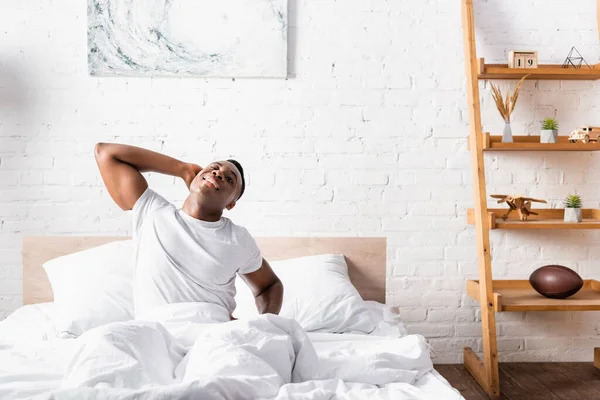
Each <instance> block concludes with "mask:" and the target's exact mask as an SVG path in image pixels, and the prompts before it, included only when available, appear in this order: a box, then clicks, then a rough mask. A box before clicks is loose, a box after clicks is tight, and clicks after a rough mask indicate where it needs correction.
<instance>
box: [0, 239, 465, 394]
mask: <svg viewBox="0 0 600 400" xmlns="http://www.w3.org/2000/svg"><path fill="white" fill-rule="evenodd" d="M127 239H129V238H126V237H72V236H69V237H25V238H24V242H23V288H24V303H25V304H24V306H23V307H21V308H19V309H18V310H16V311H15V312H14V313H12V314H11V315H10V316H9V317H8V318H6V319H5V320H4V321H2V322H0V399H4V398H6V399H9V398H10V399H17V398H32V397H35V398H94V399H96V398H107V399H108V398H111V399H112V398H124V397H127V398H199V397H202V398H208V399H212V398H215V399H227V398H265V399H266V398H272V399H288V398H298V399H312V398H323V399H325V398H327V399H330V398H352V399H359V398H370V399H448V400H451V399H461V398H462V397H461V395H460V394H459V392H458V391H457V390H455V389H453V388H452V387H451V386H450V385H449V384H448V382H447V381H446V380H445V379H444V378H443V377H442V376H441V375H439V374H438V373H437V372H436V371H435V370H434V369H433V366H432V364H431V359H430V357H429V353H428V351H427V345H426V342H425V340H424V338H423V337H422V336H420V335H408V334H407V333H406V330H405V327H404V324H403V323H402V321H401V320H400V317H399V315H398V312H397V311H398V310H397V309H396V308H394V307H389V306H386V305H385V304H384V303H385V279H386V241H385V239H384V238H258V239H257V242H258V244H259V247H260V248H261V251H262V253H263V255H264V257H265V258H266V259H267V260H269V261H270V262H271V261H277V260H286V259H291V258H294V257H302V256H306V255H316V254H325V253H336V254H343V255H344V256H345V259H346V262H347V269H348V275H349V277H350V280H351V282H352V284H353V285H354V287H355V288H356V289H357V290H358V293H359V294H360V296H361V297H362V298H363V299H364V301H365V306H366V307H367V308H368V310H369V313H370V315H371V317H372V320H373V323H374V324H375V325H376V329H375V330H373V331H372V332H370V333H368V334H358V333H344V334H339V333H324V332H304V331H303V330H302V329H300V330H299V329H298V324H297V323H295V321H294V320H286V319H285V318H282V317H277V316H269V317H268V318H267V317H265V316H260V317H257V318H250V319H248V320H247V321H233V322H228V323H225V324H218V326H213V325H211V324H208V325H203V324H199V325H194V330H193V332H194V335H195V336H194V340H195V341H196V342H194V341H192V342H190V343H192V344H190V346H193V347H188V348H186V352H187V354H186V355H185V356H183V353H182V354H181V355H177V354H176V353H177V352H178V351H181V349H180V347H178V346H179V344H178V343H177V340H175V339H173V337H171V335H169V332H163V331H165V330H164V329H162V327H158V328H160V329H154V328H157V327H156V326H153V329H154V330H153V331H152V332H153V334H155V335H158V336H161V335H162V336H161V339H160V345H159V347H160V346H162V345H163V342H162V339H163V336H164V337H167V336H168V337H169V338H168V339H165V341H164V345H165V346H166V347H165V348H166V350H165V354H162V353H161V351H160V349H159V348H157V347H156V346H157V345H156V343H154V344H152V345H148V346H149V347H148V346H146V344H145V343H134V344H133V345H132V346H131V347H127V346H125V345H123V343H126V342H127V340H130V341H131V342H139V341H140V340H138V338H139V337H140V336H136V335H137V334H138V333H137V332H138V331H132V329H131V328H132V326H133V325H129V326H127V329H125V330H122V331H118V334H120V335H121V336H119V344H118V346H125V347H119V348H118V349H116V348H115V347H114V346H115V343H114V342H115V340H114V338H115V337H116V336H115V335H116V333H115V331H114V330H113V331H111V332H110V333H107V332H106V329H104V328H105V327H104V326H102V327H98V328H95V329H92V330H90V331H89V332H86V333H85V334H84V335H81V337H78V338H68V339H62V338H58V337H57V335H56V330H55V326H54V321H55V318H56V313H57V311H56V307H55V304H54V302H53V300H54V298H53V293H52V288H51V286H50V283H49V281H48V277H47V276H46V273H45V271H44V269H43V268H42V265H43V264H44V263H45V262H46V261H48V260H51V259H54V258H56V257H59V256H62V255H67V254H71V253H75V252H78V251H81V250H84V249H89V248H93V247H95V246H100V245H103V244H106V243H110V242H114V241H121V240H127ZM134 322H135V321H134ZM134 322H132V324H133V323H134ZM136 323H137V322H136ZM188 325H189V324H188ZM165 326H167V325H165ZM230 327H231V328H230ZM147 328H148V326H146V325H144V326H140V324H139V323H138V324H137V325H135V329H147ZM148 329H149V328H148ZM97 332H101V333H97ZM130 332H133V333H131V335H133V336H131V337H129V338H128V337H127V335H129V334H130ZM157 332H158V333H157ZM161 332H162V333H161ZM186 332H187V331H186ZM248 332H259V333H260V335H258V336H257V337H251V335H249V334H248ZM255 336H256V335H255ZM92 337H93V338H94V339H93V340H92V339H90V338H92ZM265 337H269V338H270V340H268V341H266V340H265V339H264V338H265ZM107 338H110V340H111V341H110V343H108V344H109V345H110V346H111V347H110V349H108V350H106V351H104V352H103V349H105V347H103V346H106V345H107V343H106V342H103V341H102V340H107ZM86 340H87V341H88V342H86ZM142 342H143V341H142ZM82 343H83V344H82ZM136 346H139V347H136ZM144 346H146V347H144ZM90 349H92V350H94V351H96V353H94V352H93V351H92V350H90ZM115 349H116V351H115ZM215 349H217V350H218V351H216V350H215ZM290 349H291V350H290ZM98 351H100V353H98ZM286 351H288V353H289V354H288V355H289V365H288V364H287V359H286V358H285V357H284V359H285V360H286V362H284V363H282V362H281V354H282V352H283V353H284V352H286ZM136 352H137V353H136ZM105 353H106V354H110V355H111V357H112V358H110V359H109V360H107V359H103V357H98V354H102V355H104V354H105ZM126 353H131V354H126ZM134 353H136V354H134ZM167 353H168V354H167ZM124 354H125V355H124ZM161 354H162V355H161ZM276 355H279V356H278V357H279V358H277V357H275V356H276ZM135 357H138V358H139V357H141V358H142V359H143V358H144V357H148V360H149V361H148V363H147V364H160V365H167V364H169V362H173V364H172V367H171V368H170V370H169V371H174V372H173V373H172V374H171V375H172V376H171V375H169V374H170V372H169V373H168V374H167V375H169V376H167V377H166V378H165V377H164V374H163V375H160V373H161V372H160V371H154V370H152V369H153V368H155V367H154V366H153V365H150V366H148V365H146V369H148V370H150V371H143V372H140V371H141V369H140V365H139V364H138V363H137V361H135V360H134V361H132V360H133V358H135ZM160 357H164V358H163V359H161V358H160ZM177 357H180V358H177ZM236 357H237V358H236ZM99 359H100V361H98V360H99ZM228 359H229V361H227V360H228ZM123 360H124V361H123ZM174 360H176V361H174ZM232 360H233V361H232ZM253 363H254V364H253ZM133 364H135V366H133V367H132V365H133ZM221 364H223V365H221ZM225 364H227V365H225ZM234 364H235V366H234V367H232V365H234ZM284 364H285V365H284ZM173 367H174V368H173ZM232 368H233V369H232ZM215 371H217V372H215ZM248 371H251V373H249V372H248ZM273 371H275V372H273ZM282 371H283V372H282ZM142 375H143V376H142ZM91 376H92V377H93V379H92V378H90V377H91ZM98 377H100V378H98ZM282 377H283V378H282ZM165 379H166V380H167V381H165Z"/></svg>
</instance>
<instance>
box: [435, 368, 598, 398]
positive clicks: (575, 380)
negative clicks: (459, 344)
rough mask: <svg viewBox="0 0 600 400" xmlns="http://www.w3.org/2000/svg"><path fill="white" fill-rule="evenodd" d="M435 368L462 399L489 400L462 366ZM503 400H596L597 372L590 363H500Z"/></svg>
mask: <svg viewBox="0 0 600 400" xmlns="http://www.w3.org/2000/svg"><path fill="white" fill-rule="evenodd" d="M435 369H436V370H437V371H438V372H439V373H440V374H442V375H443V376H444V378H446V379H447V380H448V382H450V384H451V385H452V386H453V387H454V388H456V389H457V390H459V391H460V393H461V394H462V395H463V396H464V398H465V399H466V400H480V399H481V400H484V399H486V400H487V399H489V397H487V395H486V394H485V392H484V391H483V389H481V388H480V387H479V385H478V384H477V382H475V380H474V379H473V378H472V377H471V375H470V374H469V373H468V372H467V370H466V369H465V367H464V366H463V365H462V364H458V365H454V364H453V365H436V366H435ZM500 392H501V394H502V396H501V397H500V398H501V399H503V400H538V399H539V400H575V399H577V400H587V399H600V370H598V369H596V368H594V366H593V365H592V363H500Z"/></svg>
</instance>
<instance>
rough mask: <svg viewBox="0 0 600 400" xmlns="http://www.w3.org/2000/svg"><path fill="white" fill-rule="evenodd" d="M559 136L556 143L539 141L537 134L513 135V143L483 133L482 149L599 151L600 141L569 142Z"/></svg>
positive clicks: (566, 137)
mask: <svg viewBox="0 0 600 400" xmlns="http://www.w3.org/2000/svg"><path fill="white" fill-rule="evenodd" d="M568 139H569V138H568V136H559V137H558V143H540V137H539V136H513V140H514V142H513V143H502V136H500V135H490V134H489V133H485V140H484V144H485V145H484V147H483V150H484V151H600V143H596V142H590V143H582V142H581V141H578V142H577V143H570V142H569V140H568Z"/></svg>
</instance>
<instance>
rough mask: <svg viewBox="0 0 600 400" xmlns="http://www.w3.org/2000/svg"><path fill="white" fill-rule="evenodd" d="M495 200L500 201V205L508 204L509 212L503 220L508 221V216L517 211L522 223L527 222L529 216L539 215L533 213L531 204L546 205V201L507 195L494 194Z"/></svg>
mask: <svg viewBox="0 0 600 400" xmlns="http://www.w3.org/2000/svg"><path fill="white" fill-rule="evenodd" d="M491 197H493V198H494V199H500V200H498V204H500V203H504V202H506V204H507V205H508V207H509V210H508V211H507V212H506V214H504V215H503V216H502V219H503V220H505V221H506V219H507V218H508V216H509V215H510V213H511V212H513V210H517V212H518V213H519V218H520V219H521V221H527V217H528V216H529V215H538V214H537V213H535V212H533V211H531V203H532V202H536V203H546V200H538V199H532V198H531V197H523V196H511V195H506V194H493V195H491Z"/></svg>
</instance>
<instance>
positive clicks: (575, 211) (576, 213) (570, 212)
mask: <svg viewBox="0 0 600 400" xmlns="http://www.w3.org/2000/svg"><path fill="white" fill-rule="evenodd" d="M565 222H581V208H565Z"/></svg>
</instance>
